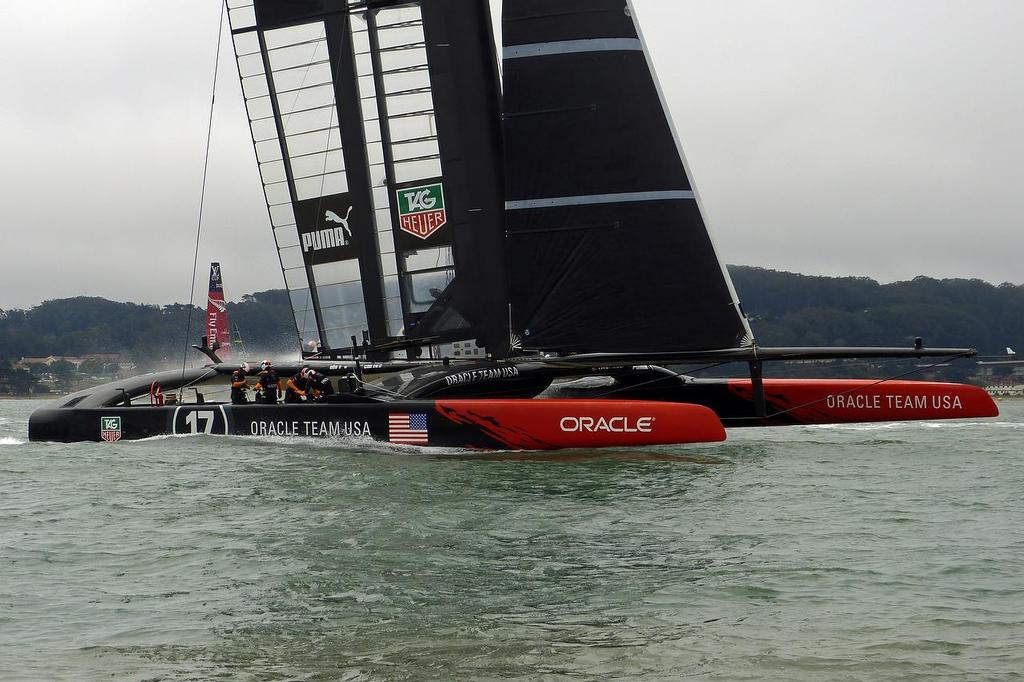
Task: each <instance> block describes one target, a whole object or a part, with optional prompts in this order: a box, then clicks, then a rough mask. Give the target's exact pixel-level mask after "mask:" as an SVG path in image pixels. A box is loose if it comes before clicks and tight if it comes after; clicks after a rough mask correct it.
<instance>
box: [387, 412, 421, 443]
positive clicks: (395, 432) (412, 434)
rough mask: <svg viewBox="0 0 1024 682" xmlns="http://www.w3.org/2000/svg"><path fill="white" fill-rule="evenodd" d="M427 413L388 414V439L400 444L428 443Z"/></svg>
mask: <svg viewBox="0 0 1024 682" xmlns="http://www.w3.org/2000/svg"><path fill="white" fill-rule="evenodd" d="M427 435H428V433H427V415H426V414H423V413H414V414H409V413H407V412H392V413H391V414H389V415H388V441H389V442H391V443H398V444H400V445H426V444H427Z"/></svg>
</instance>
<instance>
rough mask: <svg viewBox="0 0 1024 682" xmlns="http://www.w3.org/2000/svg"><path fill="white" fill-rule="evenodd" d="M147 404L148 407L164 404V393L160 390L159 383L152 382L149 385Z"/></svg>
mask: <svg viewBox="0 0 1024 682" xmlns="http://www.w3.org/2000/svg"><path fill="white" fill-rule="evenodd" d="M149 404H150V405H163V404H164V392H163V390H161V388H160V382H159V381H154V382H153V383H151V384H150V385H149Z"/></svg>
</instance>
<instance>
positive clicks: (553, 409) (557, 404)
mask: <svg viewBox="0 0 1024 682" xmlns="http://www.w3.org/2000/svg"><path fill="white" fill-rule="evenodd" d="M436 408H437V411H438V412H439V413H440V414H441V415H443V416H444V417H446V418H447V419H449V420H450V421H452V422H455V423H457V424H473V425H475V426H477V427H479V428H480V429H481V430H482V431H483V432H484V433H486V434H487V435H488V436H490V437H491V438H493V439H495V440H497V441H498V442H500V443H502V444H504V445H505V446H506V447H508V448H510V449H516V450H552V449H558V448H600V447H632V446H639V445H665V444H675V443H710V442H717V441H723V440H725V429H724V428H723V427H722V422H721V421H719V419H718V417H717V416H716V415H715V413H714V412H712V411H711V410H710V409H708V408H706V407H703V406H701V405H690V404H687V403H667V402H653V401H642V400H536V399H535V400H438V401H436Z"/></svg>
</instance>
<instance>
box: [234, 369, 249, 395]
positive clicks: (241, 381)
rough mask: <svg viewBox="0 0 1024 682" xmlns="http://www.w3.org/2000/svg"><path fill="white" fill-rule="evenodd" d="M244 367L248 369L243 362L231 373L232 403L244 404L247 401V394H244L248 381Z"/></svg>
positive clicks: (247, 387) (246, 390) (247, 388)
mask: <svg viewBox="0 0 1024 682" xmlns="http://www.w3.org/2000/svg"><path fill="white" fill-rule="evenodd" d="M246 369H248V367H247V366H246V365H244V364H243V365H242V366H241V367H239V368H238V369H236V370H235V371H234V373H233V374H232V375H231V404H232V405H245V404H246V403H248V402H249V396H248V395H246V393H247V392H248V390H249V382H248V381H247V380H246V378H245V370H246Z"/></svg>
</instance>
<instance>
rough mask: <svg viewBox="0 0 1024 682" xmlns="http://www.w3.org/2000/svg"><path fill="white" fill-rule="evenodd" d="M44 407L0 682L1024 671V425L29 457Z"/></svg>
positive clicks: (100, 451) (1011, 412)
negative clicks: (507, 447) (482, 452)
mask: <svg viewBox="0 0 1024 682" xmlns="http://www.w3.org/2000/svg"><path fill="white" fill-rule="evenodd" d="M39 404H40V403H38V402H32V401H0V679H4V680H8V679H11V680H20V679H39V680H50V679H63V680H94V679H95V680H98V679H105V680H110V679H118V680H120V679H134V680H206V679H213V678H216V679H242V680H335V679H339V680H396V679H397V680H404V679H408V680H420V679H440V680H453V679H474V680H475V679H499V678H501V679H508V678H521V679H544V680H558V679H586V680H601V679H647V680H678V679H697V678H710V679H720V680H746V679H749V680H766V679H771V680H871V681H874V680H935V679H950V680H1003V679H1005V680H1010V679H1021V678H1022V672H1021V671H1024V511H1022V497H1024V447H1022V446H1024V402H1010V401H1007V402H1004V403H1002V404H1001V408H1002V410H1003V416H1002V417H1000V418H999V419H998V420H995V421H989V422H974V423H966V422H965V423H952V422H947V423H907V424H890V425H876V426H866V425H860V426H849V427H813V428H787V429H775V430H763V429H762V430H748V431H734V432H732V433H731V434H730V435H731V440H730V442H729V443H728V444H725V445H713V446H699V447H692V446H690V447H681V448H672V447H668V448H657V449H653V450H650V451H647V452H646V453H645V454H647V455H650V454H652V453H656V455H657V456H656V457H644V456H643V454H644V453H629V452H611V453H607V454H604V455H602V456H599V457H594V456H592V455H593V453H589V455H588V453H574V454H575V455H576V456H574V457H572V458H569V459H566V460H560V461H547V460H537V459H525V460H524V459H521V458H520V459H514V460H511V461H510V460H502V459H488V460H477V459H469V458H460V457H451V456H449V457H436V456H424V454H423V453H422V452H417V451H415V450H392V449H385V448H370V449H368V448H367V447H366V446H354V445H351V444H349V445H345V444H326V443H322V442H313V441H306V442H296V441H283V440H282V441H274V440H255V439H249V440H246V439H223V438H215V437H207V436H200V437H192V438H166V439H156V440H151V441H146V442H139V443H115V444H106V443H103V444H73V445H58V444H36V443H27V442H26V441H27V438H26V427H25V422H26V419H27V417H28V414H29V412H30V411H31V410H32V409H33V408H34V407H36V406H38V405H39ZM679 455H682V456H684V457H677V456H679Z"/></svg>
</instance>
